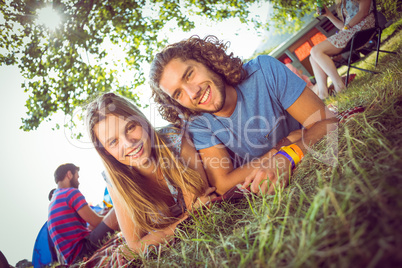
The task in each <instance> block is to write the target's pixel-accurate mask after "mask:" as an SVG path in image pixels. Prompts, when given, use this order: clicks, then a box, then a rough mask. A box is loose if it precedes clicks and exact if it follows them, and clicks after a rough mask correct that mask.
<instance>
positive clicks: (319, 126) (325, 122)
mask: <svg viewBox="0 0 402 268" xmlns="http://www.w3.org/2000/svg"><path fill="white" fill-rule="evenodd" d="M287 111H288V112H289V114H290V115H291V116H293V117H294V118H295V119H296V120H297V121H298V122H299V123H300V124H302V125H303V126H304V129H303V134H302V135H301V138H300V139H299V140H298V141H296V142H294V144H296V145H297V146H299V147H300V149H301V150H302V151H303V153H304V154H306V153H307V152H308V149H309V147H310V146H312V145H313V144H315V143H316V142H317V141H319V140H320V139H321V138H322V137H324V136H325V135H326V134H328V133H329V132H331V131H333V130H335V129H336V128H337V122H338V120H337V119H336V117H335V115H334V114H333V113H332V112H330V111H329V110H328V109H327V107H326V106H325V105H324V103H323V102H322V100H321V99H319V98H318V96H317V95H316V94H315V93H314V92H312V91H311V90H310V89H309V88H308V87H306V88H305V89H304V91H303V93H302V94H301V95H300V97H299V98H298V99H297V100H296V101H295V102H294V103H293V104H292V105H291V106H290V107H289V108H288V109H287ZM261 162H262V167H261V168H260V169H255V170H254V171H253V172H251V173H250V174H249V175H248V176H247V178H246V180H245V182H244V184H243V187H247V186H249V185H250V183H251V185H250V188H251V191H252V192H255V193H257V192H259V190H260V189H261V191H262V192H266V191H267V189H268V186H269V184H268V180H267V177H268V178H269V180H270V181H271V182H272V184H271V186H269V189H268V194H273V193H274V187H275V184H276V182H277V180H278V178H279V177H281V176H282V177H283V180H282V182H281V183H282V184H287V182H288V178H289V171H290V170H291V168H290V166H291V164H290V161H289V160H288V159H287V158H286V157H285V156H283V155H275V156H274V157H270V156H268V155H264V156H263V157H262V158H261ZM259 188H260V189H259Z"/></svg>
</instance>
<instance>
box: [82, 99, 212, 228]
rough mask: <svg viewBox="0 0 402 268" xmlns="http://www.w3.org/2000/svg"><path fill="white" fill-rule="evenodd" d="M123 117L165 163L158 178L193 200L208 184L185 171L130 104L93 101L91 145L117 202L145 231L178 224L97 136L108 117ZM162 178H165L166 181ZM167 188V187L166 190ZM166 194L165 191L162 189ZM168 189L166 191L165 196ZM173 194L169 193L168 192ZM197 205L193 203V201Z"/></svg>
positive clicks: (89, 123)
mask: <svg viewBox="0 0 402 268" xmlns="http://www.w3.org/2000/svg"><path fill="white" fill-rule="evenodd" d="M110 114H112V115H116V116H123V117H124V118H125V119H129V120H133V119H134V120H133V121H137V123H140V124H141V126H142V127H143V128H145V129H144V130H145V131H147V132H148V134H149V137H150V139H151V144H152V156H153V157H154V158H155V160H156V161H157V162H156V163H159V162H158V160H159V161H160V160H163V161H164V162H163V165H159V168H158V174H159V175H160V176H161V177H162V176H163V177H165V178H166V179H167V180H169V182H170V183H171V184H172V185H173V186H174V187H176V188H177V189H178V191H179V192H180V191H181V192H182V193H183V194H187V193H193V194H194V199H195V198H196V197H198V196H200V195H202V194H203V193H204V190H205V188H206V185H205V184H206V183H205V182H204V180H203V179H202V178H201V176H200V174H199V173H197V172H196V171H194V170H192V169H190V168H188V167H185V166H184V165H183V164H182V163H181V162H180V161H178V160H177V159H176V157H175V156H174V154H173V153H172V151H171V150H170V149H169V148H168V146H167V144H166V143H165V142H164V141H163V139H161V137H160V136H159V135H158V133H157V132H156V131H155V129H154V128H153V127H152V126H151V124H150V122H149V121H148V120H147V119H146V117H145V116H144V114H143V113H142V112H141V111H140V110H139V109H138V108H137V107H136V106H135V105H134V104H133V103H132V102H130V101H129V100H127V99H126V98H124V97H121V96H117V95H115V94H113V93H107V94H104V95H101V96H99V97H98V98H96V99H95V100H94V101H92V102H91V103H90V104H89V105H88V106H87V110H86V125H87V128H88V133H89V135H90V138H91V141H92V143H93V144H94V146H95V149H96V150H97V152H98V153H99V155H100V157H101V158H102V161H103V164H104V166H105V168H106V171H107V173H108V174H109V177H110V180H111V185H112V187H113V188H114V189H115V190H116V193H117V195H118V196H117V198H119V199H120V200H121V203H122V204H123V205H124V206H125V207H126V211H127V213H128V215H130V217H131V219H132V220H133V222H134V223H135V225H136V226H138V227H140V228H141V229H142V230H143V231H152V230H158V229H162V228H165V227H167V226H169V225H170V224H172V223H173V222H175V221H177V219H176V218H174V217H173V216H172V213H171V212H170V210H169V206H168V205H167V204H166V203H165V202H164V201H163V200H161V198H160V196H161V195H160V193H155V191H152V189H150V187H147V181H149V180H147V179H146V178H144V177H143V176H142V175H140V173H138V172H137V171H136V170H135V169H134V168H132V167H130V166H127V165H124V164H122V163H120V162H119V161H118V160H116V159H115V158H114V157H113V156H111V155H110V154H108V153H107V152H106V150H105V148H104V147H103V146H102V144H101V143H100V141H99V139H98V137H97V136H96V134H95V131H94V128H95V126H96V125H97V124H98V123H99V122H101V121H102V120H105V118H106V116H107V115H110ZM163 177H162V178H163ZM165 188H166V187H165ZM160 189H161V190H162V191H163V188H160ZM166 192H168V189H166V190H165V193H166ZM169 193H170V192H169ZM193 201H194V200H193Z"/></svg>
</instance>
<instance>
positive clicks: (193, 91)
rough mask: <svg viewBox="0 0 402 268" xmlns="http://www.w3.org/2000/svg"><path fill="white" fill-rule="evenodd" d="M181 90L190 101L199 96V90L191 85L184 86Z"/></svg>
mask: <svg viewBox="0 0 402 268" xmlns="http://www.w3.org/2000/svg"><path fill="white" fill-rule="evenodd" d="M183 89H184V91H185V92H186V93H187V95H188V96H189V98H190V99H192V100H195V99H197V98H198V97H199V95H200V94H201V88H200V87H199V86H196V85H193V84H186V85H184V86H183Z"/></svg>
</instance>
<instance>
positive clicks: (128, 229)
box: [107, 185, 188, 256]
mask: <svg viewBox="0 0 402 268" xmlns="http://www.w3.org/2000/svg"><path fill="white" fill-rule="evenodd" d="M107 188H108V191H109V194H110V196H111V198H112V201H113V208H114V210H115V212H116V216H117V221H118V222H119V226H120V229H121V232H122V233H123V236H124V238H125V240H126V242H127V244H128V247H129V248H130V250H128V249H127V248H126V247H125V246H122V247H121V250H123V253H125V254H127V256H130V255H131V254H132V253H137V254H141V253H142V252H144V251H145V250H146V249H147V247H148V246H149V245H159V244H164V243H167V242H169V240H170V238H171V236H173V234H174V230H175V228H176V226H177V225H178V224H179V223H181V222H182V221H183V220H185V219H186V218H187V217H188V214H187V213H185V214H183V215H182V216H181V218H180V219H179V220H178V221H176V222H175V223H173V224H171V225H170V226H168V227H166V228H165V229H163V230H158V231H155V232H150V233H148V234H146V232H143V231H141V230H140V229H139V228H137V227H136V226H135V224H134V222H133V221H132V219H131V218H130V217H129V216H128V214H127V213H126V210H125V207H124V206H123V205H122V203H121V202H120V199H119V198H117V196H116V193H115V192H114V189H113V188H112V187H111V186H110V185H108V186H107Z"/></svg>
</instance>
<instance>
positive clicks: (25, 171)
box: [0, 5, 268, 266]
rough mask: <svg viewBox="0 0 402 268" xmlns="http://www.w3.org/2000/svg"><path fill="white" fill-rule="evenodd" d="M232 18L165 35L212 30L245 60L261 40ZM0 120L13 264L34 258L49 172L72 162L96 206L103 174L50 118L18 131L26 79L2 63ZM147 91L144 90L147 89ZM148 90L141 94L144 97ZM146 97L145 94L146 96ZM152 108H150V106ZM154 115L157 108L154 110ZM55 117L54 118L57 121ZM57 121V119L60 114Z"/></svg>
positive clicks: (4, 222) (4, 227)
mask: <svg viewBox="0 0 402 268" xmlns="http://www.w3.org/2000/svg"><path fill="white" fill-rule="evenodd" d="M253 13H254V14H252V16H256V15H260V16H262V17H263V18H264V16H266V14H268V6H267V5H264V6H262V7H257V8H254V10H253ZM248 28H252V27H248V26H247V25H241V24H240V23H237V21H236V20H229V21H226V22H222V23H219V24H217V25H213V24H207V23H205V22H202V21H201V22H200V23H199V25H198V26H197V29H196V30H194V31H192V32H190V33H184V34H181V33H178V32H174V33H168V36H171V42H175V41H179V40H182V39H184V38H187V37H189V36H191V35H192V34H198V35H199V36H201V37H203V36H205V35H207V34H214V35H216V36H217V37H218V38H220V39H223V40H225V41H230V42H231V46H230V51H233V52H234V53H235V54H236V55H238V56H240V57H242V58H249V57H250V56H251V55H252V54H253V52H254V51H255V49H256V48H257V47H258V45H259V44H260V41H261V39H262V36H258V34H257V32H255V31H254V30H248ZM0 81H1V87H0V93H1V100H2V104H1V105H0V119H1V123H2V128H1V131H0V138H1V142H2V152H3V153H2V154H1V156H0V157H1V164H0V167H1V169H0V170H1V179H0V180H1V187H0V204H1V207H2V213H1V214H2V216H1V223H0V237H1V239H0V250H1V251H2V252H3V254H4V255H5V256H6V258H7V260H8V261H9V263H10V264H11V265H13V266H15V264H16V263H17V262H18V261H20V260H22V259H28V260H29V261H31V260H32V252H33V246H34V243H35V239H36V236H37V234H38V232H39V230H40V229H41V227H42V225H43V224H44V223H45V221H46V220H47V208H48V204H49V201H48V193H49V191H50V190H51V189H52V188H55V186H56V184H55V183H54V179H53V172H54V170H55V169H56V168H57V166H59V165H60V164H62V163H67V162H72V163H75V164H76V165H78V166H80V168H81V170H80V183H81V184H80V190H81V191H82V193H83V194H84V196H85V197H86V199H87V201H88V202H90V203H93V204H99V203H101V201H102V198H103V191H104V188H105V183H104V181H103V179H102V176H101V171H102V170H103V166H102V164H101V162H100V159H99V157H98V155H97V154H96V152H95V150H94V149H91V148H90V146H89V145H88V144H87V143H82V142H78V141H71V140H70V139H69V135H68V131H66V132H67V134H66V133H65V131H64V129H61V130H58V131H52V130H51V128H52V127H53V126H54V122H52V121H51V122H50V123H43V124H42V125H41V126H40V127H39V129H38V130H35V131H31V132H23V131H21V130H20V129H19V127H20V125H21V117H24V116H25V109H26V108H25V107H24V104H25V101H26V99H27V95H26V94H25V93H24V92H23V89H22V88H21V83H23V82H24V80H23V78H22V76H21V75H20V73H19V70H18V68H16V67H5V66H2V67H0ZM145 89H146V88H145ZM146 95H147V94H144V96H146ZM143 100H144V101H149V97H144V98H143ZM151 107H152V106H151ZM156 113H157V112H156ZM145 114H146V115H150V116H151V117H152V118H150V120H151V122H155V124H156V125H161V124H163V123H162V121H161V120H159V119H158V118H156V117H154V115H155V111H153V110H152V111H151V110H148V111H145ZM57 118H58V119H57ZM57 118H55V119H56V120H61V119H62V118H63V117H62V115H58V117H57Z"/></svg>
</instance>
